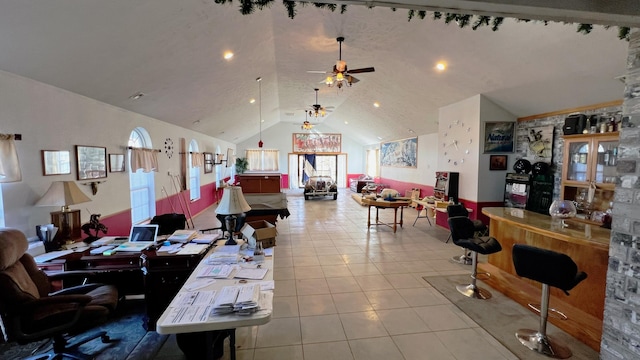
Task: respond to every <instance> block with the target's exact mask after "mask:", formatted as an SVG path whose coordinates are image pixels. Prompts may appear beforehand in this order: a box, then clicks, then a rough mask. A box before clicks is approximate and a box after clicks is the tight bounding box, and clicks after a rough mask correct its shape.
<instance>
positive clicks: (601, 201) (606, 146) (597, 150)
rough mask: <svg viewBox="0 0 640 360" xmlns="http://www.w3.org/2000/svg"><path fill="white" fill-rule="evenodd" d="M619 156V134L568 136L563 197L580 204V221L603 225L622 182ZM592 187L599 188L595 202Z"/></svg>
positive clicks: (564, 161) (564, 157) (565, 141)
mask: <svg viewBox="0 0 640 360" xmlns="http://www.w3.org/2000/svg"><path fill="white" fill-rule="evenodd" d="M617 156H618V133H617V132H613V133H602V134H585V135H565V136H564V154H563V167H562V183H561V188H560V197H561V198H562V199H565V200H573V201H575V202H576V205H577V207H578V218H580V219H585V220H587V221H594V222H596V223H601V222H602V216H603V215H604V212H605V211H606V210H607V209H609V208H610V202H612V201H613V193H614V190H615V184H616V181H617V180H618V176H617V170H616V165H617V160H618V159H617ZM590 187H595V190H594V191H593V192H594V196H593V201H592V202H589V201H588V200H589V188H590Z"/></svg>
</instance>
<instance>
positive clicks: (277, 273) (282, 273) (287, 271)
mask: <svg viewBox="0 0 640 360" xmlns="http://www.w3.org/2000/svg"><path fill="white" fill-rule="evenodd" d="M295 278H296V274H295V271H294V269H293V267H278V268H273V280H292V279H295Z"/></svg>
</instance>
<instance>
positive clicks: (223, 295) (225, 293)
mask: <svg viewBox="0 0 640 360" xmlns="http://www.w3.org/2000/svg"><path fill="white" fill-rule="evenodd" d="M259 300H260V285H259V284H251V285H245V286H225V287H223V288H222V291H221V292H220V295H219V296H218V298H217V299H216V301H215V303H214V305H213V312H212V314H213V315H222V314H230V313H233V312H235V313H237V314H239V315H249V314H252V313H254V312H256V311H257V310H258V306H259V304H258V301H259Z"/></svg>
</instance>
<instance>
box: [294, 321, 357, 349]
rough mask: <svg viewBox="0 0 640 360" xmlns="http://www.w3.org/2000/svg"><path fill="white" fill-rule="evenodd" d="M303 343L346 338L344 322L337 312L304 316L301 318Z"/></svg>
mask: <svg viewBox="0 0 640 360" xmlns="http://www.w3.org/2000/svg"><path fill="white" fill-rule="evenodd" d="M300 326H301V329H302V343H303V344H311V343H322V342H328V341H340V340H346V339H347V338H346V335H345V333H344V329H343V327H342V322H341V321H340V317H339V316H338V315H337V314H334V315H319V316H304V317H301V318H300Z"/></svg>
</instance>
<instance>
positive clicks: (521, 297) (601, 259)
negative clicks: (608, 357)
mask: <svg viewBox="0 0 640 360" xmlns="http://www.w3.org/2000/svg"><path fill="white" fill-rule="evenodd" d="M482 213H483V214H485V215H486V216H488V217H489V219H490V224H489V231H490V234H491V236H493V237H494V238H496V239H497V240H498V242H500V244H501V245H502V251H500V252H497V253H495V254H491V255H489V256H488V261H487V263H480V264H478V268H479V269H481V270H482V271H486V272H489V273H491V276H490V277H489V278H488V279H486V280H483V281H484V282H485V283H486V284H488V285H489V286H491V287H493V288H495V289H497V290H498V291H500V292H502V293H503V294H505V295H506V296H508V297H510V298H512V299H513V300H515V301H516V302H518V303H520V304H521V305H523V306H527V304H528V303H532V304H540V296H541V295H540V294H541V285H540V283H538V282H536V281H533V280H529V279H525V278H521V277H519V276H517V274H516V271H515V268H514V266H513V258H512V256H511V249H512V248H513V245H514V244H527V245H531V246H536V247H539V248H543V249H549V250H553V251H557V252H560V253H564V254H567V255H568V256H569V257H571V258H572V259H573V261H575V263H576V264H577V265H578V269H580V270H582V271H584V272H586V273H587V278H586V279H585V280H583V281H582V282H581V283H580V284H578V285H577V286H576V287H575V288H574V289H573V290H571V291H569V293H570V295H569V296H567V295H566V294H565V293H564V292H563V291H562V290H560V289H556V288H553V287H551V297H550V300H549V308H550V309H551V308H555V309H557V310H559V311H561V312H562V313H564V314H566V315H567V316H568V317H569V319H568V320H560V319H558V318H556V316H554V315H553V314H552V313H549V322H551V323H552V324H554V325H555V326H557V327H559V328H561V329H562V330H564V331H566V332H567V333H569V334H571V335H572V336H574V337H575V338H576V339H578V340H580V341H582V342H583V343H585V344H587V345H588V346H590V347H591V348H593V349H594V350H596V351H600V338H601V336H602V319H603V311H604V297H605V287H606V277H607V266H608V260H609V241H610V236H611V231H610V230H608V229H604V228H601V227H599V226H594V225H588V224H585V223H581V222H579V221H574V220H568V221H566V223H567V225H568V226H567V227H563V226H562V225H561V224H560V222H558V221H556V220H553V219H552V218H551V217H550V216H546V215H542V214H538V213H535V212H531V211H527V210H523V209H514V208H497V207H487V208H483V209H482ZM540 266H541V267H543V266H545V264H540ZM530 328H531V329H537V328H538V324H537V323H534V324H531V327H530Z"/></svg>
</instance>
